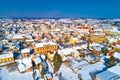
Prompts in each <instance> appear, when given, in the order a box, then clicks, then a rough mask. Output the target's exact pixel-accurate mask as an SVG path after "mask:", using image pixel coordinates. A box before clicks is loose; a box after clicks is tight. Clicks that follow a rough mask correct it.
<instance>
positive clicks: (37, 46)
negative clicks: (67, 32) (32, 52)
mask: <svg viewBox="0 0 120 80" xmlns="http://www.w3.org/2000/svg"><path fill="white" fill-rule="evenodd" d="M44 45H56V43H54V42H52V41H50V42H47V43H37V44H35V46H36V48H40V47H44Z"/></svg>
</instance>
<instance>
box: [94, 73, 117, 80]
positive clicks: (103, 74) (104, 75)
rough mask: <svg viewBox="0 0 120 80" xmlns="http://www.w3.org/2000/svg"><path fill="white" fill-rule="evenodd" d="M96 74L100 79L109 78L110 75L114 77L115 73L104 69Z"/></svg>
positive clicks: (106, 79)
mask: <svg viewBox="0 0 120 80" xmlns="http://www.w3.org/2000/svg"><path fill="white" fill-rule="evenodd" d="M96 76H97V77H98V78H100V79H102V80H110V79H111V78H112V77H115V76H117V75H116V74H114V73H112V72H110V71H104V72H101V73H99V74H97V75H96Z"/></svg>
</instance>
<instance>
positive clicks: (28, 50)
mask: <svg viewBox="0 0 120 80" xmlns="http://www.w3.org/2000/svg"><path fill="white" fill-rule="evenodd" d="M29 52H30V49H27V48H26V49H22V50H21V53H29Z"/></svg>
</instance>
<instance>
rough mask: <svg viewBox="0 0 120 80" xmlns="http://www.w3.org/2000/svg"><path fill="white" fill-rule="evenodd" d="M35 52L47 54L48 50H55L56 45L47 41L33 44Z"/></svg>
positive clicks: (56, 48)
mask: <svg viewBox="0 0 120 80" xmlns="http://www.w3.org/2000/svg"><path fill="white" fill-rule="evenodd" d="M33 48H34V50H35V53H38V54H47V53H48V52H49V51H57V50H58V46H57V44H56V43H53V42H48V43H37V44H35V45H34V46H33Z"/></svg>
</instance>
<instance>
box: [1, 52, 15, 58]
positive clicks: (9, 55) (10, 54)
mask: <svg viewBox="0 0 120 80" xmlns="http://www.w3.org/2000/svg"><path fill="white" fill-rule="evenodd" d="M9 57H13V53H9V54H2V55H0V59H3V58H9Z"/></svg>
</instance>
